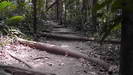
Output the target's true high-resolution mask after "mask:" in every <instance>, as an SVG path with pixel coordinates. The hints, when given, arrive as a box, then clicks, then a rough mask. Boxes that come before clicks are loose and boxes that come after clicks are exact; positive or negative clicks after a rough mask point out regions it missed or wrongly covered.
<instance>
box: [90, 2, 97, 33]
mask: <svg viewBox="0 0 133 75" xmlns="http://www.w3.org/2000/svg"><path fill="white" fill-rule="evenodd" d="M92 2H93V3H92V8H93V7H94V6H95V5H96V3H97V0H93V1H92ZM91 14H92V25H93V30H94V31H97V17H96V11H95V12H91Z"/></svg>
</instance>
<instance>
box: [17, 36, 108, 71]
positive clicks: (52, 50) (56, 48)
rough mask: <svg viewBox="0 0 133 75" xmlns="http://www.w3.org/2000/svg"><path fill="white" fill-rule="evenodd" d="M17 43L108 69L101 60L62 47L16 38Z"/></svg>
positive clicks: (106, 64)
mask: <svg viewBox="0 0 133 75" xmlns="http://www.w3.org/2000/svg"><path fill="white" fill-rule="evenodd" d="M17 41H18V42H19V43H20V44H23V45H27V46H29V47H31V48H36V49H39V50H45V51H47V52H50V53H54V54H59V55H67V56H71V57H74V58H83V59H85V60H88V61H90V62H93V63H96V64H98V65H100V66H102V67H103V68H104V69H106V70H108V69H109V68H110V65H109V64H108V63H106V62H104V61H103V60H101V59H98V58H93V57H88V56H87V55H85V54H82V53H80V52H76V51H72V50H69V49H64V48H62V47H59V46H55V45H51V44H47V43H40V42H34V41H28V40H24V39H20V38H17Z"/></svg>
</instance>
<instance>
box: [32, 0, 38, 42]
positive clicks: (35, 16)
mask: <svg viewBox="0 0 133 75" xmlns="http://www.w3.org/2000/svg"><path fill="white" fill-rule="evenodd" d="M32 3H33V17H34V18H33V33H34V37H35V40H36V34H37V0H32Z"/></svg>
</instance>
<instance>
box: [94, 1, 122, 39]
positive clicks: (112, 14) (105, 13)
mask: <svg viewBox="0 0 133 75" xmlns="http://www.w3.org/2000/svg"><path fill="white" fill-rule="evenodd" d="M121 3H122V1H121V0H101V2H100V1H98V3H97V4H96V6H95V7H94V8H92V11H93V12H96V13H97V19H98V22H99V25H100V36H101V41H103V40H105V39H106V38H107V37H108V36H109V35H110V34H111V32H114V31H118V30H120V29H121V21H122V19H121V15H120V14H121V12H120V10H121V8H122V5H121Z"/></svg>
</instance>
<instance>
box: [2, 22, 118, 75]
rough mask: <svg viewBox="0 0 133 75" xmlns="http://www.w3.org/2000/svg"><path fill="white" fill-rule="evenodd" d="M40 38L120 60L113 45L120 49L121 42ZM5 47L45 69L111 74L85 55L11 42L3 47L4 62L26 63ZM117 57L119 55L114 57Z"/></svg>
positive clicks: (63, 31)
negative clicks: (119, 43)
mask: <svg viewBox="0 0 133 75" xmlns="http://www.w3.org/2000/svg"><path fill="white" fill-rule="evenodd" d="M51 32H52V33H54V34H60V35H65V36H83V35H82V34H80V33H78V32H74V31H73V30H72V29H70V28H66V27H63V26H61V27H58V26H57V24H55V27H54V26H53V28H52V31H51ZM38 40H39V41H40V42H45V43H49V44H54V45H57V46H61V47H63V48H66V49H70V50H74V51H78V52H81V53H84V54H87V55H88V56H90V57H97V58H99V59H103V60H105V61H106V62H108V63H111V64H115V65H116V64H118V58H116V56H118V55H117V53H115V54H116V55H115V54H114V55H112V56H110V52H111V51H112V50H111V49H115V50H117V52H118V46H114V45H112V44H106V45H104V46H101V45H100V44H97V43H94V42H89V41H85V42H82V41H65V40H55V39H48V38H46V37H39V39H38ZM5 50H8V51H10V52H11V53H12V54H14V55H15V56H16V57H18V58H20V59H22V60H24V61H26V62H27V63H28V64H30V65H31V66H32V67H33V68H34V69H35V70H39V71H42V72H50V73H54V74H56V75H108V73H107V72H106V71H104V70H102V68H101V67H100V66H97V65H92V64H91V63H90V62H88V61H85V60H83V59H75V58H72V57H67V56H61V55H56V54H51V53H48V52H46V51H39V50H36V49H33V48H30V47H28V46H24V45H21V44H9V45H6V46H4V47H3V48H1V49H0V64H10V65H17V66H20V67H21V66H23V67H26V66H25V65H24V64H23V63H22V62H20V61H18V60H16V59H14V58H12V57H11V56H10V55H8V54H7V53H6V52H5ZM114 58H115V59H114Z"/></svg>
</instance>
